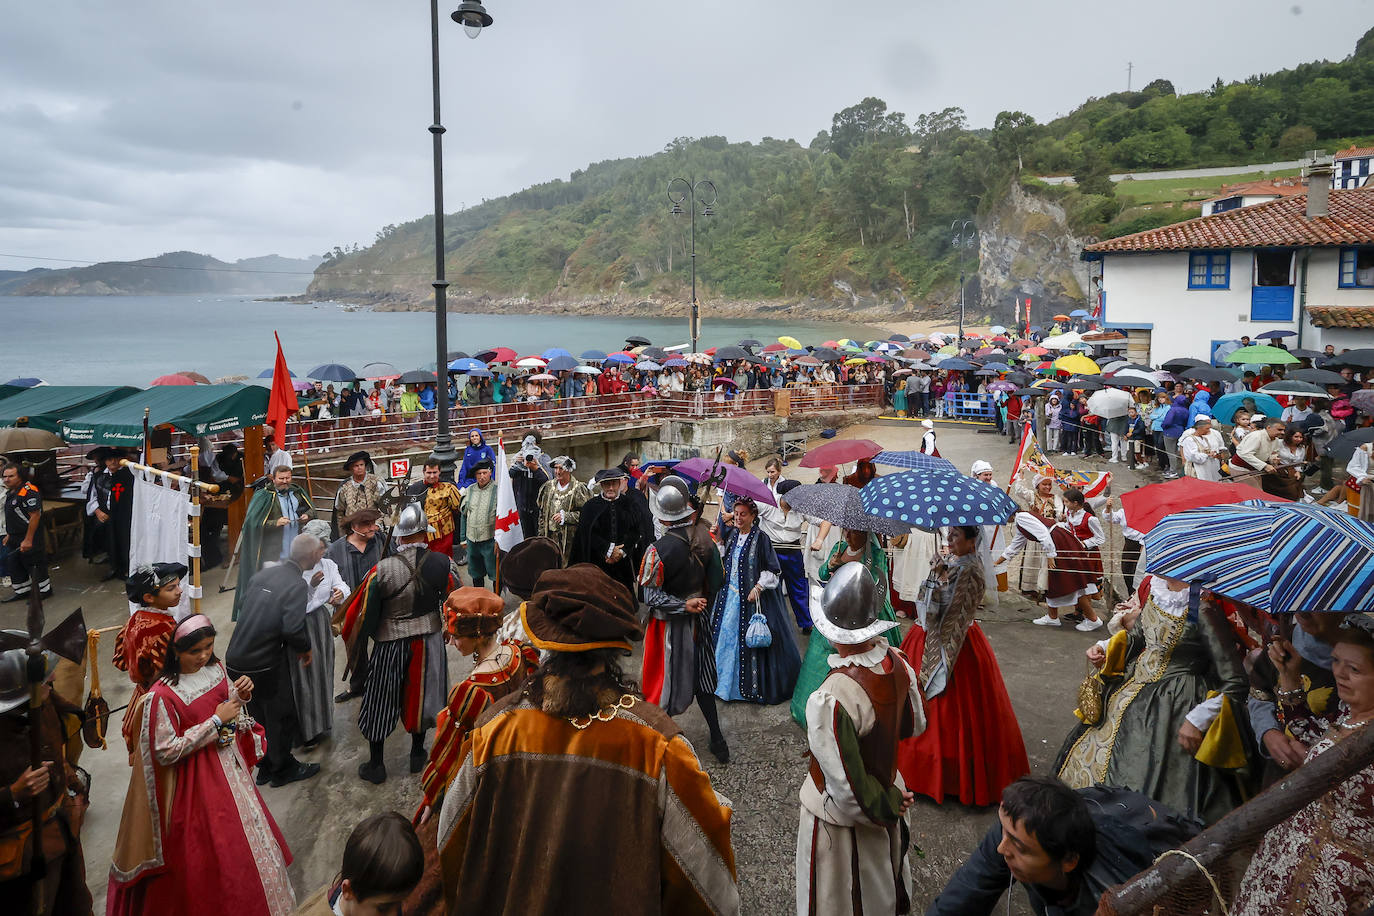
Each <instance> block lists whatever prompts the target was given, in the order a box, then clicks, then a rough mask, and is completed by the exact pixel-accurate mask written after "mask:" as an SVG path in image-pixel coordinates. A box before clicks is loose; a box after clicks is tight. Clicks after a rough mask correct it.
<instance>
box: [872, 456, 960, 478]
mask: <svg viewBox="0 0 1374 916" xmlns="http://www.w3.org/2000/svg"><path fill="white" fill-rule="evenodd" d="M873 463H874V464H890V465H892V466H893V467H898V468H906V469H907V470H909V471H943V472H945V473H947V474H957V473H958V471H957V469H956V468H955V467H954V462H952V461H950V460H949V459H948V458H938V457H936V456H935V455H927V454H926V453H925V452H916V451H909V452H879V453H878V454H876V455H874V456H873Z"/></svg>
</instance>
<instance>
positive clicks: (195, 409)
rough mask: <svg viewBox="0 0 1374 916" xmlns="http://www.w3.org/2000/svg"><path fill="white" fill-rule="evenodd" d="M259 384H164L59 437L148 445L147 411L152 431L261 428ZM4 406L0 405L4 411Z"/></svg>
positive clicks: (79, 421) (263, 411)
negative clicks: (145, 433) (145, 438)
mask: <svg viewBox="0 0 1374 916" xmlns="http://www.w3.org/2000/svg"><path fill="white" fill-rule="evenodd" d="M270 393H271V392H269V391H268V389H266V388H263V387H262V386H260V385H160V386H158V387H156V388H149V389H148V390H147V391H144V392H141V393H140V394H136V395H133V396H130V397H126V398H123V399H122V400H119V401H116V402H114V403H112V404H107V405H106V406H104V407H100V408H98V409H96V410H91V411H88V412H86V413H84V414H82V415H80V416H75V417H72V418H70V419H67V420H64V421H63V422H62V425H61V428H60V429H59V430H58V433H59V435H61V436H62V438H63V439H65V440H67V442H68V443H71V444H73V445H78V444H80V445H114V446H122V447H125V448H130V447H137V446H140V445H142V444H143V411H144V409H145V408H147V410H148V426H149V428H152V427H154V426H163V425H171V426H175V427H176V428H177V429H179V430H181V431H182V432H185V433H189V434H191V435H193V436H209V435H213V434H215V433H219V432H223V431H225V430H229V429H242V428H244V427H245V426H257V425H258V424H260V423H262V422H263V420H265V419H266V418H267V397H268V395H269V394H270ZM5 403H6V402H5V401H0V412H3V405H4V404H5Z"/></svg>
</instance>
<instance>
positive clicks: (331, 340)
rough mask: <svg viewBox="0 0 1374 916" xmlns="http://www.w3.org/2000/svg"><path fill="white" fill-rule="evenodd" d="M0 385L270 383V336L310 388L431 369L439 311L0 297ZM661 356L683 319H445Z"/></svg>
mask: <svg viewBox="0 0 1374 916" xmlns="http://www.w3.org/2000/svg"><path fill="white" fill-rule="evenodd" d="M0 315H3V316H4V319H5V321H4V324H5V332H4V334H3V336H2V337H0V382H4V381H5V380H7V379H10V378H17V377H23V376H36V377H38V378H41V379H43V380H44V381H47V382H48V383H49V384H53V385H135V386H138V387H145V386H147V385H148V383H149V382H151V381H152V380H153V379H154V378H157V377H158V376H160V375H167V374H170V373H174V372H177V371H181V370H189V371H194V372H199V373H201V374H202V375H204V376H206V377H207V378H209V379H210V380H211V381H214V380H216V379H217V378H220V377H224V376H231V375H246V376H249V377H250V378H252V377H256V376H257V375H258V374H259V373H260V372H263V371H264V370H267V371H268V372H269V373H270V370H271V368H272V363H273V360H274V359H275V358H276V343H275V341H274V340H273V337H272V332H273V331H276V332H277V333H278V334H279V335H280V336H281V343H282V350H283V352H284V353H285V355H286V360H287V365H288V366H289V367H290V369H291V371H292V372H293V373H295V375H297V376H298V377H304V376H305V375H306V373H308V372H309V371H310V370H311V369H312V368H314V367H315V366H318V365H319V364H321V363H342V364H343V365H345V366H348V367H349V368H351V369H353V370H354V371H360V370H361V369H362V367H363V365H364V364H366V363H371V362H378V361H381V362H387V363H390V364H392V365H393V366H395V367H396V368H397V369H399V370H400V371H406V370H408V369H417V368H421V367H433V365H434V357H435V351H434V313H433V312H374V311H371V310H370V309H366V308H356V309H355V308H354V307H352V306H343V305H340V304H338V303H334V302H317V303H310V304H298V303H293V302H263V301H257V300H255V299H254V298H253V297H251V296H232V295H226V296H205V295H182V296H0ZM876 333H877V332H876V331H875V330H874V329H873V328H872V327H870V326H866V325H861V324H841V323H835V322H813V321H793V320H791V319H771V320H770V319H762V318H760V319H737V318H730V319H725V318H722V319H715V318H704V319H702V323H701V342H700V346H701V347H703V348H705V347H712V346H718V345H723V344H735V343H738V342H739V341H741V340H745V339H748V338H753V339H755V340H759V341H761V342H763V343H764V344H768V343H771V342H773V341H774V340H776V339H777V338H778V336H779V335H790V336H793V337H796V338H798V339H800V340H801V341H802V342H803V343H820V342H822V341H824V340H836V339H839V338H841V337H853V338H856V339H859V340H869V339H872V338H873V336H874V335H875V334H876ZM632 334H633V335H639V336H642V337H646V338H648V339H649V340H651V341H652V342H653V343H654V344H655V345H657V346H662V347H668V346H673V345H676V344H684V343H687V341H688V337H687V320H686V319H685V318H628V317H605V318H589V317H581V316H572V315H468V314H462V313H458V312H450V313H449V316H448V349H449V350H450V351H457V350H462V351H464V352H467V353H475V352H477V351H479V350H482V349H486V348H489V347H496V346H505V347H510V348H511V349H513V350H516V351H518V352H519V353H520V355H522V356H525V355H530V354H539V353H541V352H543V351H544V350H547V349H549V348H550V347H562V348H563V349H565V350H568V351H570V352H571V353H572V355H573V356H579V355H580V354H581V353H583V352H584V351H586V350H593V349H595V350H601V351H602V352H606V353H609V352H613V351H615V350H618V349H621V348H623V347H624V346H625V337H626V335H632Z"/></svg>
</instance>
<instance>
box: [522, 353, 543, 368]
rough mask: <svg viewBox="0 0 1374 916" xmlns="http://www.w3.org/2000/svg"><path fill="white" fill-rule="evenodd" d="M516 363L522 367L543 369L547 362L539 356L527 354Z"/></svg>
mask: <svg viewBox="0 0 1374 916" xmlns="http://www.w3.org/2000/svg"><path fill="white" fill-rule="evenodd" d="M515 365H517V366H519V367H520V368H521V369H543V368H544V366H545V365H547V363H545V362H544V360H542V359H540V358H539V357H537V356H527V357H525V358H524V359H522V360H520V362H518V363H516V364H515Z"/></svg>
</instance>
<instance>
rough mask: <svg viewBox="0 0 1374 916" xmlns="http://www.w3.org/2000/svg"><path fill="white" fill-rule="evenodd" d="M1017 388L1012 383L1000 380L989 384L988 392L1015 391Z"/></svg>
mask: <svg viewBox="0 0 1374 916" xmlns="http://www.w3.org/2000/svg"><path fill="white" fill-rule="evenodd" d="M1015 390H1016V386H1015V385H1013V384H1012V383H1011V382H1008V381H1004V380H1002V379H998V380H997V381H995V382H988V391H1015Z"/></svg>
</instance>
